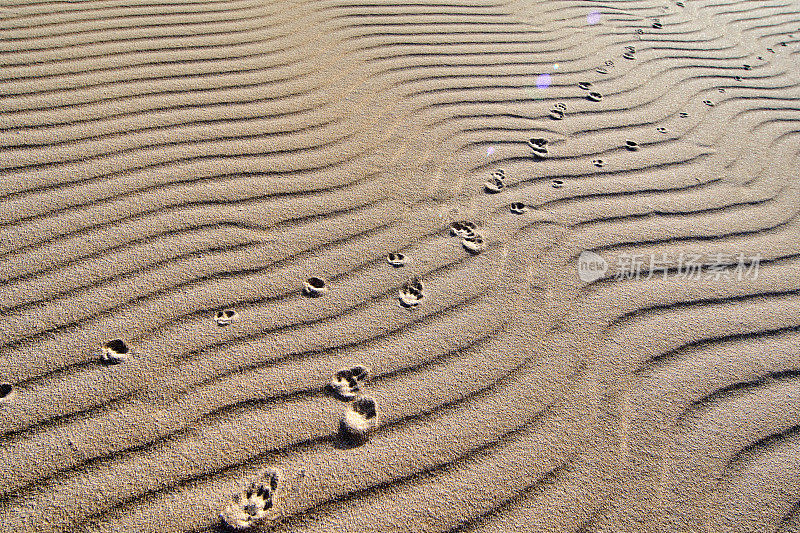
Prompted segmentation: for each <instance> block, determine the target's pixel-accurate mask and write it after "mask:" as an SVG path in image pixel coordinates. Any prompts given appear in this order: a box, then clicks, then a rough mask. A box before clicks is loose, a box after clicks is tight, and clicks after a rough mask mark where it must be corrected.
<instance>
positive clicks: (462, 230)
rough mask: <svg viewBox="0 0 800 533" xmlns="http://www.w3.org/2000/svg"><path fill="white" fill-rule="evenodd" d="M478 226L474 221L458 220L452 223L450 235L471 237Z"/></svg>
mask: <svg viewBox="0 0 800 533" xmlns="http://www.w3.org/2000/svg"><path fill="white" fill-rule="evenodd" d="M476 229H477V226H476V225H475V223H474V222H468V221H464V220H458V221H456V222H453V223H452V224H450V235H452V236H453V237H460V238H462V239H463V238H464V237H470V236H472V235H474V234H475V230H476Z"/></svg>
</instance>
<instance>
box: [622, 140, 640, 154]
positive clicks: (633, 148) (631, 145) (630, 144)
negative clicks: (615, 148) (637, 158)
mask: <svg viewBox="0 0 800 533" xmlns="http://www.w3.org/2000/svg"><path fill="white" fill-rule="evenodd" d="M625 148H627V149H628V150H630V151H631V152H635V151H636V150H638V149H639V143H637V142H636V141H625Z"/></svg>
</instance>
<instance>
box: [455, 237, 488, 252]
mask: <svg viewBox="0 0 800 533" xmlns="http://www.w3.org/2000/svg"><path fill="white" fill-rule="evenodd" d="M461 246H463V247H464V249H465V250H466V251H468V252H469V253H471V254H479V253H481V252H482V251H484V250H485V249H486V241H484V240H483V236H482V235H481V234H480V233H474V234H473V235H472V236H470V237H464V238H463V239H461Z"/></svg>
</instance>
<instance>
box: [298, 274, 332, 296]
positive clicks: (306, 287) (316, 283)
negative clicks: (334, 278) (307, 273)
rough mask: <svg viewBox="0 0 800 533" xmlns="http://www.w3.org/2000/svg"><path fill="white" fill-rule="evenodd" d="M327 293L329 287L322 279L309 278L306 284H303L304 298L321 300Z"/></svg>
mask: <svg viewBox="0 0 800 533" xmlns="http://www.w3.org/2000/svg"><path fill="white" fill-rule="evenodd" d="M326 292H328V287H327V286H326V285H325V280H323V279H322V278H317V277H312V278H308V279H307V280H306V281H305V283H303V296H307V297H309V298H319V297H320V296H322V295H323V294H325V293H326Z"/></svg>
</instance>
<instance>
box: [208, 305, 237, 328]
mask: <svg viewBox="0 0 800 533" xmlns="http://www.w3.org/2000/svg"><path fill="white" fill-rule="evenodd" d="M237 320H239V313H237V312H236V311H234V310H233V309H224V310H222V311H217V312H216V314H215V315H214V322H216V323H217V325H218V326H219V327H223V326H229V325H231V324H232V323H233V322H236V321H237Z"/></svg>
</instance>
